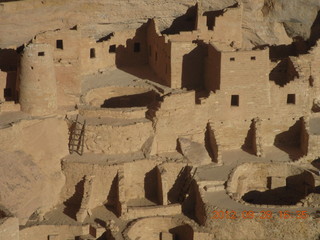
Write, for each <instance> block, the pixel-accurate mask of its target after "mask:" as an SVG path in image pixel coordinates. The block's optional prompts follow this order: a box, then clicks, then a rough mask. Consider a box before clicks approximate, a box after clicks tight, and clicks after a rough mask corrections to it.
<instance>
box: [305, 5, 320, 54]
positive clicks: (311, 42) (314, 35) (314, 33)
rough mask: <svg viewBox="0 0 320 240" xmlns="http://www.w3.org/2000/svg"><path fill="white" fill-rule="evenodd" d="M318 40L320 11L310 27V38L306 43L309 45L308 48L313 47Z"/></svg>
mask: <svg viewBox="0 0 320 240" xmlns="http://www.w3.org/2000/svg"><path fill="white" fill-rule="evenodd" d="M319 38H320V11H319V12H318V15H317V17H316V19H315V20H314V22H313V24H312V26H311V33H310V37H309V39H308V41H307V42H308V44H309V47H310V48H311V47H313V46H314V45H315V44H316V42H317V40H318V39H319Z"/></svg>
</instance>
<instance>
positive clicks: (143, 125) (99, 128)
mask: <svg viewBox="0 0 320 240" xmlns="http://www.w3.org/2000/svg"><path fill="white" fill-rule="evenodd" d="M152 135H153V128H152V122H150V121H147V120H146V121H142V122H138V121H137V122H133V123H131V124H124V125H117V124H116V125H86V135H85V146H86V150H85V151H86V152H94V153H106V154H110V155H112V154H123V153H133V152H139V151H141V148H142V146H143V144H144V143H145V142H146V141H147V139H148V138H149V137H151V136H152Z"/></svg>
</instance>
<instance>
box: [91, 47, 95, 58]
mask: <svg viewBox="0 0 320 240" xmlns="http://www.w3.org/2000/svg"><path fill="white" fill-rule="evenodd" d="M95 57H96V50H95V49H94V48H90V58H95Z"/></svg>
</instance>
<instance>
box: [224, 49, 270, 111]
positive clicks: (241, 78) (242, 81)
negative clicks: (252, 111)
mask: <svg viewBox="0 0 320 240" xmlns="http://www.w3.org/2000/svg"><path fill="white" fill-rule="evenodd" d="M269 71H270V70H269V50H268V49H264V50H259V51H238V52H236V51H235V52H222V53H221V90H223V91H226V92H228V93H231V92H234V91H236V90H238V91H239V92H243V93H245V91H247V92H250V91H254V92H255V94H256V95H257V96H261V95H262V96H261V97H264V98H265V99H264V101H263V102H262V101H261V99H254V102H255V103H256V104H259V105H260V104H263V103H268V102H269V101H270V100H269V96H268V81H269V79H268V76H269ZM239 88H240V89H239ZM242 88H244V89H242Z"/></svg>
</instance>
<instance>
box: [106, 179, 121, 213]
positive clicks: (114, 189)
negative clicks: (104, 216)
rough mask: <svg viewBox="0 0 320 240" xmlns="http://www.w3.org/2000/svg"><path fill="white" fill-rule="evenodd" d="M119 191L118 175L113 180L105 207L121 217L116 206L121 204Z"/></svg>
mask: <svg viewBox="0 0 320 240" xmlns="http://www.w3.org/2000/svg"><path fill="white" fill-rule="evenodd" d="M118 189H119V186H118V175H116V176H115V177H114V178H113V180H112V183H111V187H110V191H109V193H108V196H107V201H106V202H105V204H104V205H105V207H106V208H107V209H108V210H109V211H111V212H113V213H114V214H115V215H116V216H118V217H119V213H118V212H117V209H116V206H117V204H118V202H119V197H118Z"/></svg>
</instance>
